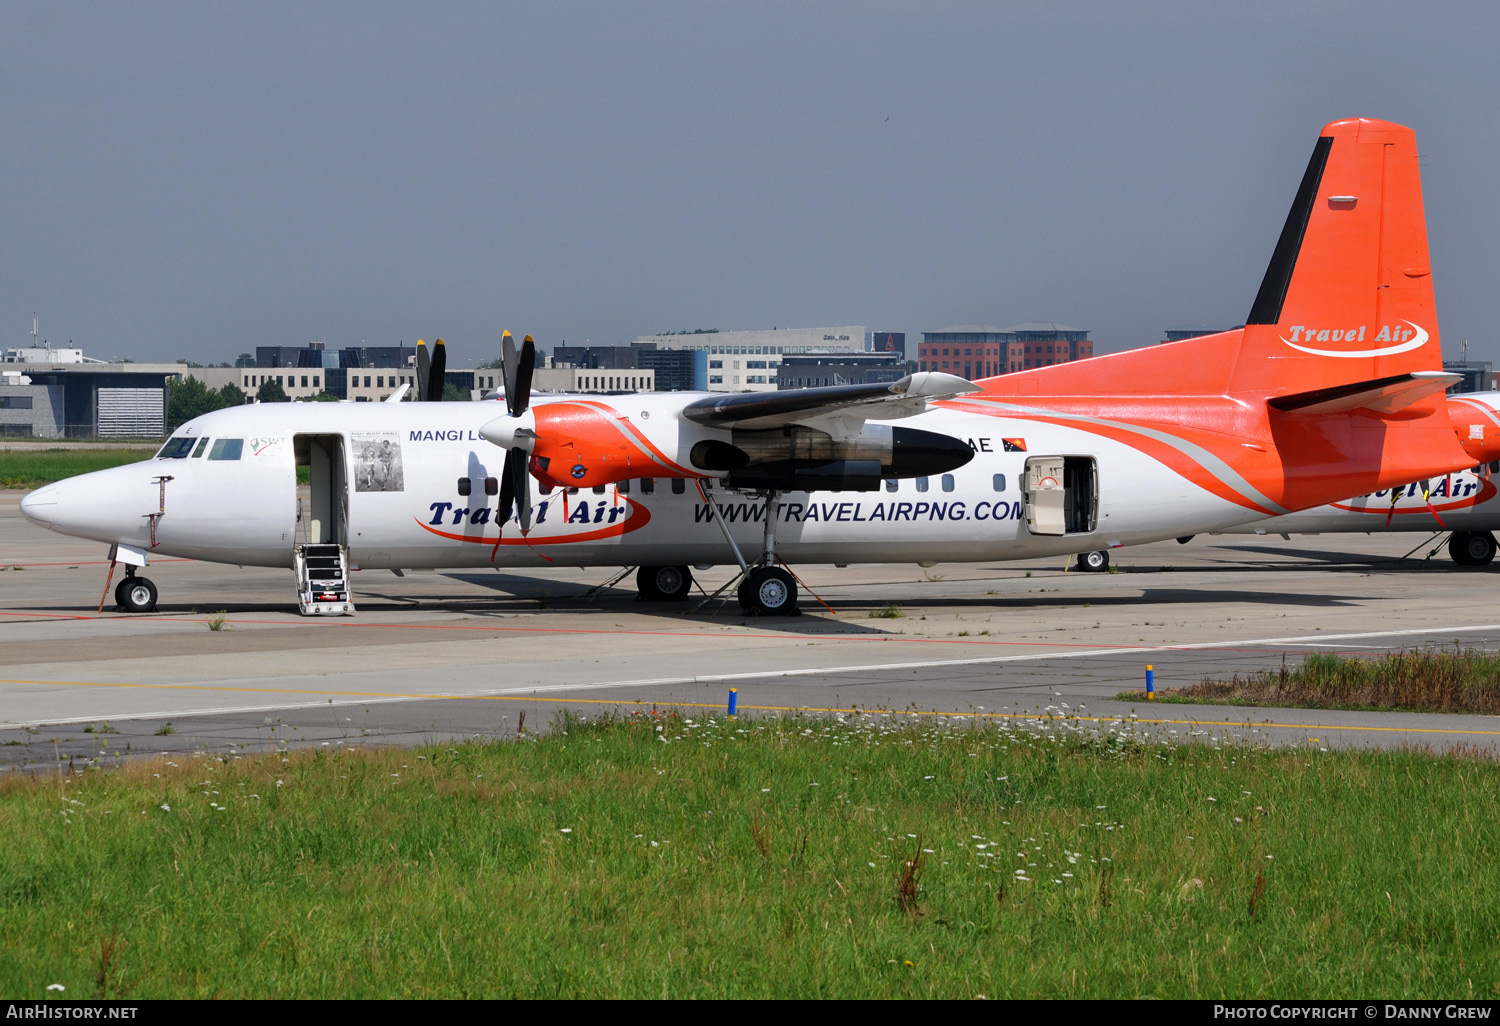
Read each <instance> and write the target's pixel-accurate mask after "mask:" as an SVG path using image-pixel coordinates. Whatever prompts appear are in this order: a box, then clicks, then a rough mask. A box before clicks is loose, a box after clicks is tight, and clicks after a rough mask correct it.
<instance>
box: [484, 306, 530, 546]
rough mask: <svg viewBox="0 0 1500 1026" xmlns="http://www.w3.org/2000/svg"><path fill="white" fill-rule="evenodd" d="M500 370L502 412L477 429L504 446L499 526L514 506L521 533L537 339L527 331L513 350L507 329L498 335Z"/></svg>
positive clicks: (526, 509)
mask: <svg viewBox="0 0 1500 1026" xmlns="http://www.w3.org/2000/svg"><path fill="white" fill-rule="evenodd" d="M500 359H501V373H502V375H503V376H504V378H505V416H503V417H496V418H495V419H494V420H492V421H489V422H488V423H486V424H485V425H484V426H483V427H481V428H480V429H479V434H480V436H481V437H482V438H484V439H485V440H486V441H490V442H493V443H494V444H496V445H498V446H500V447H501V448H502V449H504V450H505V469H504V470H503V471H502V472H501V476H500V509H499V510H498V511H497V512H496V515H495V519H496V522H497V523H498V524H499V525H500V526H502V527H503V526H505V524H506V522H507V521H509V520H510V516H511V511H512V509H513V508H514V510H515V512H516V519H517V520H519V521H520V523H521V533H523V534H524V533H526V532H527V531H530V530H531V475H530V473H529V472H528V470H527V464H528V462H529V461H530V459H531V451H532V450H533V449H534V448H536V417H535V415H534V414H532V413H531V412H530V410H529V407H530V405H531V373H532V370H533V369H534V368H535V366H536V343H535V342H533V341H532V340H531V336H530V335H527V336H526V338H525V340H524V341H523V342H522V343H521V349H520V351H519V352H517V351H516V343H515V340H514V339H513V338H511V335H510V332H508V331H507V332H505V334H504V335H503V336H502V337H501V339H500Z"/></svg>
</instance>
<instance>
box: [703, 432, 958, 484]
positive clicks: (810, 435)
mask: <svg viewBox="0 0 1500 1026" xmlns="http://www.w3.org/2000/svg"><path fill="white" fill-rule="evenodd" d="M730 437H731V441H730V442H722V441H702V442H699V443H698V444H696V445H695V446H693V449H692V452H691V453H690V454H689V461H690V462H691V463H692V464H693V466H695V467H697V468H699V469H701V470H704V471H709V472H714V473H722V474H725V475H726V483H727V484H728V485H729V487H731V488H746V489H757V490H759V489H769V488H774V489H777V490H779V491H811V490H822V491H874V490H875V489H876V488H879V487H880V482H881V481H882V480H883V479H886V478H906V477H924V476H928V475H933V474H944V473H947V472H948V471H950V470H955V469H957V468H958V467H961V466H963V465H964V464H965V463H968V462H969V461H970V460H971V459H973V458H974V451H973V450H972V449H970V448H969V446H968V444H967V443H966V442H962V441H960V440H959V439H957V438H952V437H950V436H948V435H941V434H938V433H936V432H933V431H921V430H918V429H916V428H903V427H891V426H889V425H886V424H867V425H865V429H864V430H863V431H861V432H860V433H859V434H857V435H852V436H848V437H845V438H835V437H834V436H833V435H831V434H829V433H828V432H826V431H819V430H817V429H816V428H810V427H805V426H802V425H794V426H792V427H786V428H778V429H775V430H770V431H735V432H733V433H732V434H731V436H730Z"/></svg>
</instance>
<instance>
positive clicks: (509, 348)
mask: <svg viewBox="0 0 1500 1026" xmlns="http://www.w3.org/2000/svg"><path fill="white" fill-rule="evenodd" d="M516 360H517V357H516V340H515V339H513V338H511V337H510V332H508V331H507V332H505V333H504V334H502V335H501V336H500V375H501V377H503V378H504V379H505V412H506V413H508V414H510V415H511V416H512V417H514V416H516V414H518V413H520V412H521V411H520V410H517V409H516Z"/></svg>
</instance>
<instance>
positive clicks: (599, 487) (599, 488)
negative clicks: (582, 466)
mask: <svg viewBox="0 0 1500 1026" xmlns="http://www.w3.org/2000/svg"><path fill="white" fill-rule="evenodd" d="M594 494H595V495H603V494H604V486H603V485H594Z"/></svg>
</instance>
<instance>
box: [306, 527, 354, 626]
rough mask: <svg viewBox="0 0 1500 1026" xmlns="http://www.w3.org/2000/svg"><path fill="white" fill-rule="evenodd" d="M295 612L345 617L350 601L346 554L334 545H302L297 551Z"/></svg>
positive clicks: (352, 607)
mask: <svg viewBox="0 0 1500 1026" xmlns="http://www.w3.org/2000/svg"><path fill="white" fill-rule="evenodd" d="M296 571H297V611H298V612H300V613H301V614H302V615H303V616H345V615H348V614H350V613H353V612H354V603H353V602H352V601H350V599H349V553H348V551H347V550H345V548H344V547H343V546H342V545H337V544H319V545H313V544H304V545H298V546H297V550H296Z"/></svg>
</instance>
